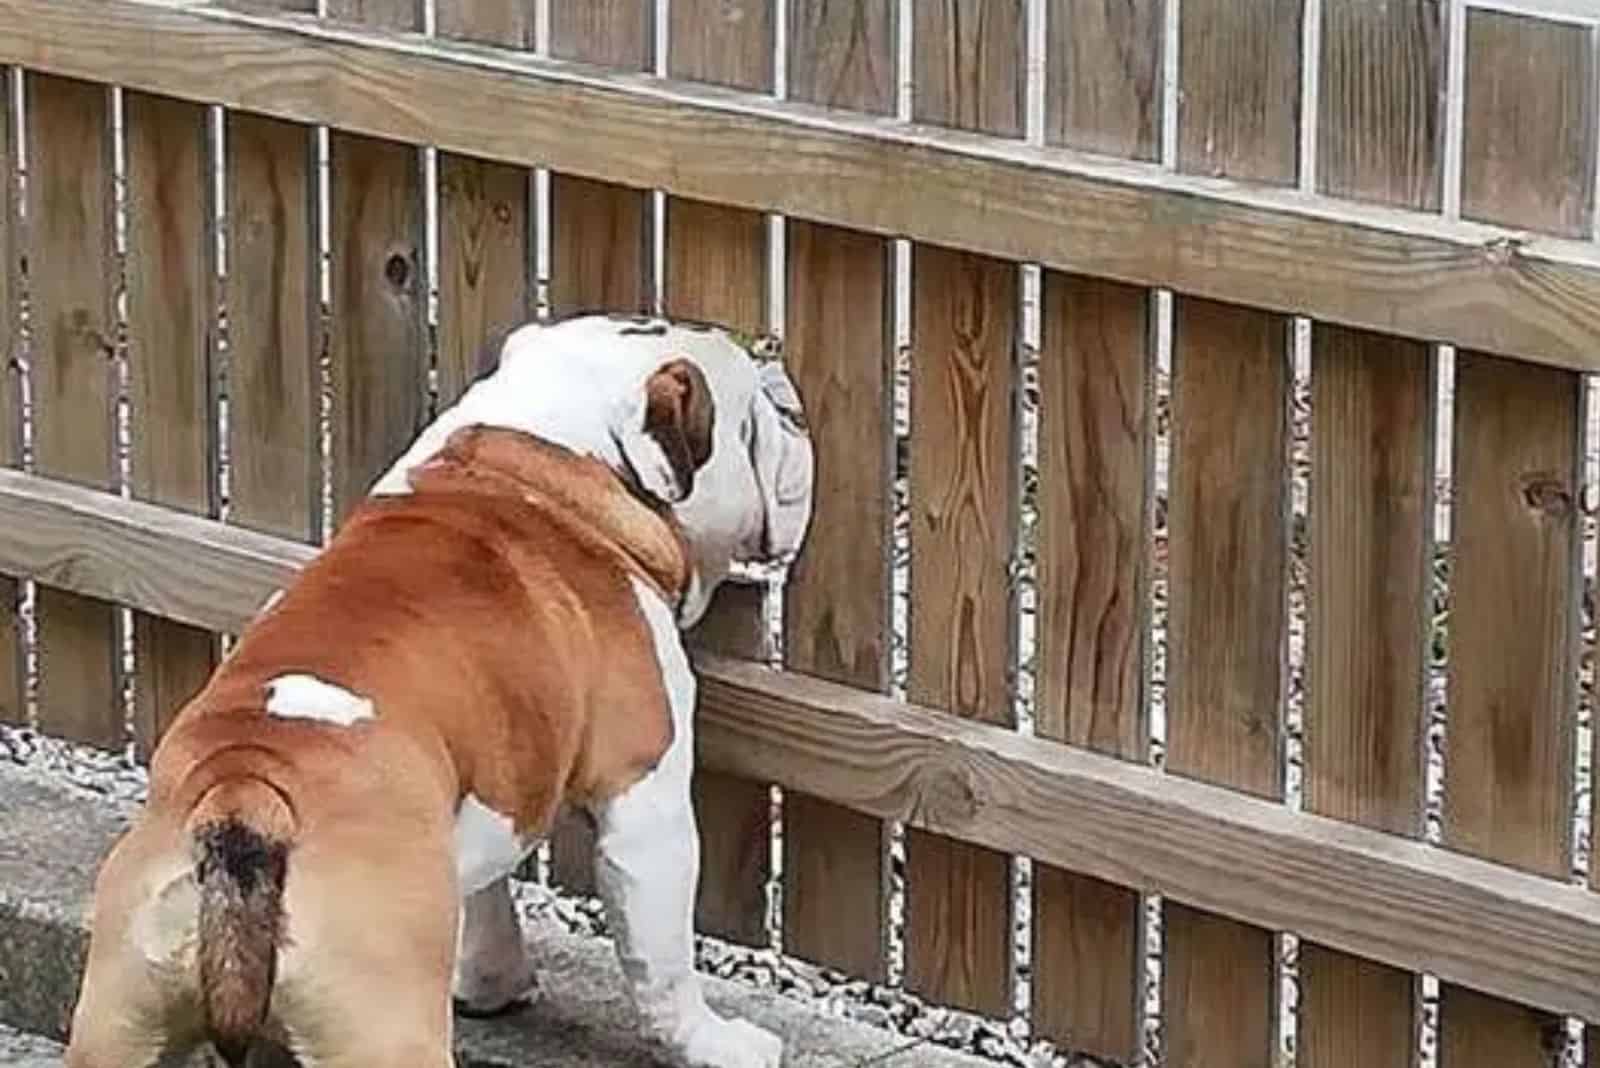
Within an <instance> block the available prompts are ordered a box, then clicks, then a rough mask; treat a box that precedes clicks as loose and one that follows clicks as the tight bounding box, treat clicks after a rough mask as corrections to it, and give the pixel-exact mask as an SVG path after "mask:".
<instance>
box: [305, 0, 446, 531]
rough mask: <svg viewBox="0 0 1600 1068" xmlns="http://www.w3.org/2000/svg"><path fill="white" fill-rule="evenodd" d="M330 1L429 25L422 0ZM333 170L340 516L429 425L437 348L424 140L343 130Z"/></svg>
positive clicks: (343, 13)
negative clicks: (427, 256)
mask: <svg viewBox="0 0 1600 1068" xmlns="http://www.w3.org/2000/svg"><path fill="white" fill-rule="evenodd" d="M325 10H326V12H327V15H328V17H329V18H334V19H345V20H349V21H351V22H357V23H360V24H362V25H365V26H372V27H377V28H382V29H387V30H419V29H421V28H422V6H421V4H420V3H419V2H418V0H328V3H327V5H326V9H325ZM408 95H409V90H408ZM330 170H331V172H332V178H331V182H332V185H333V197H332V200H333V206H332V213H333V219H332V226H331V232H332V242H333V308H332V316H333V319H332V329H333V340H332V364H333V415H332V423H333V507H334V524H335V526H337V525H338V524H339V523H340V522H342V520H343V518H344V516H345V514H346V513H348V511H349V509H350V508H351V506H352V505H354V503H355V502H356V501H358V500H360V499H361V498H362V497H363V496H365V495H366V492H367V489H368V488H369V487H370V486H371V484H372V482H373V480H374V479H376V478H377V477H378V476H379V475H380V474H382V473H383V471H384V469H385V468H387V467H388V465H389V464H390V463H392V462H394V460H396V459H397V458H398V457H399V455H400V453H401V452H402V451H403V450H404V449H405V446H406V445H408V444H409V443H410V442H411V439H412V438H413V437H414V436H415V435H416V433H417V432H418V431H419V430H420V429H421V428H422V424H423V422H424V420H425V418H426V414H427V413H426V404H425V402H426V399H427V380H428V363H429V354H428V339H427V334H426V331H425V329H424V317H425V315H426V310H427V307H426V306H427V300H426V286H427V275H426V272H425V271H424V265H423V204H422V192H423V191H422V159H421V157H420V156H419V154H418V151H417V149H415V148H414V147H412V146H410V145H404V144H398V143H396V142H393V141H387V140H381V139H377V138H372V137H363V136H359V135H358V134H356V133H351V132H346V131H343V130H335V131H334V133H333V136H332V138H331V163H330Z"/></svg>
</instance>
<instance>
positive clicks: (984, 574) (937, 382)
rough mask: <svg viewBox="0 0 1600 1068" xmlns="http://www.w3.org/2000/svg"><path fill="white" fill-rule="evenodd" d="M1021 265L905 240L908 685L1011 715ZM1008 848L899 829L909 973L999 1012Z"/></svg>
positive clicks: (953, 705) (952, 705)
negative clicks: (908, 276) (908, 265)
mask: <svg viewBox="0 0 1600 1068" xmlns="http://www.w3.org/2000/svg"><path fill="white" fill-rule="evenodd" d="M1017 298H1018V293H1017V269H1016V267H1015V266H1014V265H1012V264H1008V263H1002V262H1000V261H998V260H988V259H983V258H981V257H977V256H972V255H969V254H966V253H960V252H953V251H951V250H948V249H940V248H929V247H927V246H920V245H919V246H916V247H914V249H913V251H912V298H911V302H912V322H913V325H912V371H911V373H912V383H913V386H912V391H911V401H912V411H911V658H910V659H911V663H910V676H909V680H908V684H907V687H908V692H909V693H910V695H911V698H912V700H915V701H919V702H922V703H926V704H929V705H934V706H937V707H941V708H944V709H947V710H948V711H949V712H951V713H953V714H954V715H956V716H959V717H963V718H969V719H979V720H983V721H986V722H989V723H1007V724H1009V723H1010V722H1011V707H1010V687H1009V683H1008V669H1009V664H1008V661H1009V643H1010V633H1011V623H1010V604H1011V601H1010V591H1009V583H1008V574H1009V564H1010V557H1011V551H1012V546H1013V540H1014V530H1013V524H1014V512H1015V508H1014V500H1013V497H1014V493H1015V487H1014V485H1013V482H1014V479H1013V473H1012V467H1011V465H1012V460H1013V452H1012V449H1013V418H1012V389H1013V388H1014V383H1013V372H1014V363H1015V351H1014V347H1015V345H1016V340H1017V338H1016V328H1017V323H1016V315H1017ZM1010 912H1011V909H1010V862H1009V860H1008V858H1007V857H1006V856H1005V855H1004V854H1001V853H996V852H993V851H991V850H987V849H982V848H976V847H973V846H971V845H968V844H965V843H960V842H956V841H953V840H950V839H944V838H940V837H937V836H935V835H930V834H926V833H923V832H920V831H917V832H912V833H910V834H908V835H907V838H906V927H907V930H906V987H907V989H910V990H912V991H914V992H916V993H918V994H921V995H923V996H926V997H928V998H931V999H932V1000H934V1001H937V1002H939V1003H941V1004H947V1005H954V1006H957V1007H961V1008H967V1009H972V1010H976V1011H980V1012H986V1013H988V1014H990V1015H995V1016H999V1015H1004V1014H1005V1013H1006V1012H1007V1011H1008V1009H1009V1005H1010V1000H1009V999H1010V990H1009V986H1010V960H1009V953H1010V950H1009V939H1008V934H1009V930H1010V924H1009V920H1010Z"/></svg>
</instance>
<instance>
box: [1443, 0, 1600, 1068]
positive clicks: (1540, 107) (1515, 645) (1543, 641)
mask: <svg viewBox="0 0 1600 1068" xmlns="http://www.w3.org/2000/svg"><path fill="white" fill-rule="evenodd" d="M1591 34H1592V31H1590V30H1588V29H1586V28H1584V27H1580V26H1575V25H1557V24H1554V23H1544V22H1539V21H1537V20H1534V19H1530V18H1523V17H1520V16H1511V15H1503V14H1499V13H1496V12H1489V11H1474V12H1470V13H1469V15H1468V17H1467V25H1466V37H1467V49H1466V53H1467V55H1466V58H1467V64H1466V71H1465V79H1466V100H1465V104H1464V131H1463V134H1464V141H1463V150H1462V170H1461V185H1462V211H1463V214H1467V215H1471V216H1474V217H1477V218H1484V219H1489V220H1493V221H1496V222H1502V223H1507V224H1509V225H1514V226H1523V227H1528V228H1531V229H1536V230H1550V231H1554V232H1557V233H1570V234H1582V233H1585V232H1586V227H1587V225H1588V212H1589V209H1590V206H1591V201H1592V197H1591V183H1592V180H1593V174H1594V151H1595V143H1594V135H1593V127H1594V122H1595V113H1594V100H1593V98H1594V76H1595V72H1594V69H1593V63H1592V36H1591ZM1582 389H1583V387H1582V377H1581V376H1580V375H1577V374H1574V373H1572V372H1568V371H1560V370H1554V369H1550V368H1542V367H1538V366H1534V365H1531V364H1515V363H1511V362H1509V361H1506V360H1501V359H1497V358H1493V357H1489V356H1483V355H1479V354H1476V353H1463V354H1461V355H1460V356H1459V357H1458V359H1457V366H1456V401H1455V405H1456V425H1455V436H1456V443H1455V463H1456V483H1455V494H1456V511H1455V522H1454V523H1453V527H1454V532H1455V533H1454V546H1453V549H1454V559H1453V562H1452V565H1451V579H1452V587H1453V588H1452V591H1451V592H1452V602H1453V603H1452V610H1451V625H1450V680H1449V695H1450V723H1449V736H1448V750H1447V754H1446V759H1445V806H1444V820H1445V826H1444V836H1445V842H1446V844H1447V845H1450V846H1452V847H1453V848H1456V849H1460V850H1463V851H1465V852H1469V853H1474V854H1477V855H1479V856H1484V857H1488V858H1490V859H1493V860H1497V861H1500V862H1502V863H1507V864H1511V865H1514V866H1517V867H1521V868H1526V869H1529V870H1532V871H1535V872H1539V873H1542V874H1545V875H1549V876H1551V877H1553V878H1559V877H1562V876H1564V875H1565V874H1566V871H1567V864H1568V849H1569V846H1570V843H1569V839H1570V837H1571V832H1570V821H1569V811H1570V805H1571V794H1572V772H1573V767H1572V745H1573V742H1574V739H1573V716H1574V713H1575V710H1574V708H1573V690H1572V685H1573V680H1572V673H1573V672H1572V667H1573V660H1572V656H1573V651H1574V641H1575V632H1574V630H1573V628H1574V625H1575V621H1574V619H1573V607H1572V606H1573V604H1574V598H1575V597H1576V595H1577V590H1576V588H1575V582H1576V571H1575V564H1574V553H1575V552H1576V545H1577V539H1578V528H1577V516H1576V508H1577V505H1576V500H1577V493H1578V488H1577V483H1578V478H1579V472H1580V471H1581V459H1580V457H1581V437H1580V435H1581V429H1580V426H1581V424H1580V422H1579V412H1580V411H1581V397H1582ZM1559 1026H1560V1021H1559V1020H1558V1019H1557V1018H1555V1017H1551V1016H1547V1015H1545V1014H1543V1013H1537V1012H1534V1011H1532V1010H1530V1009H1527V1008H1525V1007H1523V1006H1519V1005H1514V1004H1512V1003H1510V1002H1505V1001H1499V1000H1496V999H1492V998H1488V997H1485V996H1483V995H1481V994H1478V993H1476V992H1473V991H1467V990H1463V989H1461V988H1459V987H1453V986H1446V987H1444V989H1443V993H1442V1003H1441V1007H1440V1055H1441V1058H1446V1059H1448V1061H1447V1062H1448V1063H1449V1064H1450V1065H1451V1066H1452V1068H1454V1066H1462V1068H1488V1066H1489V1065H1496V1066H1503V1068H1519V1066H1523V1065H1527V1066H1532V1065H1542V1064H1547V1063H1549V1061H1550V1052H1549V1051H1550V1046H1551V1043H1552V1042H1553V1041H1554V1038H1555V1033H1556V1031H1557V1029H1558V1028H1559Z"/></svg>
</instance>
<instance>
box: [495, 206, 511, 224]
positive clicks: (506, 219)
mask: <svg viewBox="0 0 1600 1068" xmlns="http://www.w3.org/2000/svg"><path fill="white" fill-rule="evenodd" d="M494 221H495V222H497V223H499V224H500V225H501V226H509V225H511V205H510V204H507V203H506V202H505V201H503V200H497V201H495V202H494Z"/></svg>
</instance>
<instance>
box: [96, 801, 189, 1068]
mask: <svg viewBox="0 0 1600 1068" xmlns="http://www.w3.org/2000/svg"><path fill="white" fill-rule="evenodd" d="M174 841H176V839H175V837H174V836H173V835H172V834H171V833H170V830H167V829H163V828H161V827H159V826H155V825H152V824H149V823H141V824H139V825H137V826H136V827H135V828H134V829H133V830H131V831H130V832H129V833H128V834H126V835H124V836H123V837H122V838H121V839H119V840H118V841H117V844H116V845H115V846H114V847H113V848H112V850H111V853H110V855H109V856H108V857H107V858H106V861H105V863H104V864H103V865H102V866H101V869H100V872H99V874H98V876H97V878H96V881H95V899H94V910H93V916H92V918H91V923H90V930H91V934H90V939H89V954H88V960H87V962H86V965H85V968H84V974H83V979H82V982H81V983H80V985H79V988H78V1001H77V1005H76V1007H75V1008H74V1010H73V1016H72V1025H71V1028H70V1033H69V1037H68V1041H67V1051H66V1064H67V1068H148V1066H153V1065H156V1064H160V1063H164V1059H165V1058H166V1057H168V1056H171V1055H177V1054H182V1053H185V1052H187V1051H189V1050H192V1049H193V1048H195V1047H196V1046H198V1045H199V1044H200V1042H201V1041H202V1039H201V1029H200V1013H199V1001H198V998H197V994H198V990H197V987H196V981H197V976H196V973H195V966H194V938H195V931H196V913H197V911H198V900H199V897H198V893H197V890H196V887H195V884H194V880H193V877H192V865H191V863H190V861H189V858H188V856H187V854H186V853H185V852H183V851H181V850H179V849H178V848H176V847H175V846H174V844H173V843H174ZM152 886H153V887H154V888H155V889H154V892H153V893H152V892H151V888H152Z"/></svg>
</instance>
